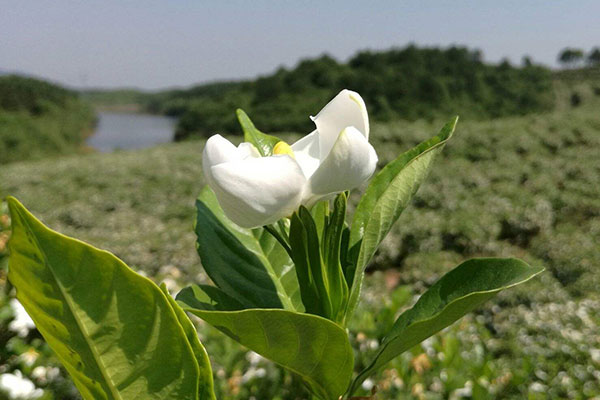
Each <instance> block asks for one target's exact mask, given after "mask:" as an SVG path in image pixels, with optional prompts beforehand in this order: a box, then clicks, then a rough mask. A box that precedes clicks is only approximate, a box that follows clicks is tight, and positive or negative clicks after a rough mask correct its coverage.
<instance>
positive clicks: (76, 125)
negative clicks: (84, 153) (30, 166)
mask: <svg viewBox="0 0 600 400" xmlns="http://www.w3.org/2000/svg"><path fill="white" fill-rule="evenodd" d="M93 121H94V114H93V111H92V109H91V107H89V105H88V104H87V103H84V102H82V101H81V100H80V99H79V96H78V94H77V93H76V92H73V91H71V90H68V89H65V88H63V87H60V86H58V85H55V84H52V83H49V82H46V81H43V80H39V79H34V78H27V77H23V76H18V75H3V76H0V164H4V163H7V162H10V161H20V160H24V159H29V158H38V157H41V156H45V155H48V154H60V153H67V152H72V151H73V150H74V149H76V148H78V147H80V146H81V144H82V143H83V141H84V139H85V137H86V135H87V134H88V132H89V130H90V128H91V125H92V123H93Z"/></svg>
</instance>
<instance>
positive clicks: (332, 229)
mask: <svg viewBox="0 0 600 400" xmlns="http://www.w3.org/2000/svg"><path fill="white" fill-rule="evenodd" d="M346 203H347V198H346V194H345V193H340V194H339V195H338V196H337V197H336V198H335V201H334V207H333V211H332V213H331V215H330V216H329V218H328V221H327V228H326V229H325V234H324V238H323V240H322V243H323V247H322V252H323V260H324V261H325V271H326V275H327V284H328V288H329V291H328V292H329V297H330V298H331V307H332V309H333V312H332V320H333V321H335V322H342V321H343V319H344V314H345V311H346V303H347V301H348V284H347V283H346V279H345V278H344V271H343V269H342V264H341V261H342V260H341V257H340V247H341V246H342V236H343V233H344V228H345V222H346Z"/></svg>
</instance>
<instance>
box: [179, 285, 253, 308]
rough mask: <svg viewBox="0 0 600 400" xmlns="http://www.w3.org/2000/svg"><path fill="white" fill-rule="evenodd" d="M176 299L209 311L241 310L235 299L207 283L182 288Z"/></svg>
mask: <svg viewBox="0 0 600 400" xmlns="http://www.w3.org/2000/svg"><path fill="white" fill-rule="evenodd" d="M177 299H178V300H180V301H183V302H184V303H185V304H187V305H188V306H191V307H193V308H199V309H202V310H210V311H237V310H243V309H244V306H242V305H241V304H240V303H239V302H238V301H237V300H236V299H234V298H232V297H230V296H228V295H227V294H226V293H225V292H223V291H222V290H221V289H219V288H217V287H214V286H209V285H192V286H189V287H187V288H185V289H183V290H182V291H181V292H179V294H178V295H177Z"/></svg>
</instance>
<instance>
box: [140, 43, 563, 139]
mask: <svg viewBox="0 0 600 400" xmlns="http://www.w3.org/2000/svg"><path fill="white" fill-rule="evenodd" d="M342 88H348V89H352V90H355V91H358V92H359V93H360V94H361V95H362V96H363V98H364V99H365V101H366V103H367V106H368V108H369V113H370V116H371V118H372V119H373V120H376V121H390V120H395V119H407V120H415V119H419V118H435V117H436V116H442V115H443V116H446V117H447V116H448V115H453V114H460V115H462V116H466V117H473V118H494V117H501V116H505V115H518V114H526V113H530V112H538V111H544V110H548V109H551V108H552V105H553V91H552V75H551V72H550V70H549V69H547V68H545V67H542V66H539V65H535V64H534V63H533V62H532V61H531V60H530V59H528V60H527V62H525V63H524V64H523V65H522V66H515V65H511V64H510V63H509V62H508V61H503V62H501V63H498V64H489V63H486V62H484V61H483V55H482V53H481V51H479V50H471V49H467V48H465V47H449V48H445V49H442V48H419V47H416V46H414V45H410V46H407V47H404V48H394V49H391V50H387V51H361V52H359V53H357V54H356V55H354V56H353V57H351V58H350V59H349V60H348V61H347V62H340V61H338V60H336V59H334V58H333V57H331V56H328V55H323V56H321V57H318V58H313V59H305V60H302V61H300V62H299V63H298V64H297V65H296V66H295V67H293V68H290V69H288V68H284V67H281V68H279V69H278V70H277V71H275V72H274V73H272V74H270V75H265V76H261V77H259V78H257V79H255V80H249V81H242V82H220V83H213V84H208V85H200V86H196V87H193V88H191V89H187V90H173V91H166V92H161V93H158V94H154V95H151V96H148V97H147V98H146V104H145V106H146V109H147V110H148V111H151V112H156V113H161V114H167V115H171V116H175V117H177V118H178V120H179V123H178V127H177V132H176V136H177V139H185V138H189V137H193V136H206V135H211V134H213V133H215V132H224V133H236V132H238V130H239V127H238V124H237V121H236V118H235V109H236V108H238V107H240V108H243V109H244V110H245V111H246V112H247V113H248V114H249V115H250V116H251V118H252V119H253V120H254V121H255V123H256V125H257V127H259V128H260V129H262V130H264V131H266V132H285V131H288V132H289V131H294V132H303V133H304V132H309V131H310V130H312V129H313V125H312V123H311V121H310V120H309V118H308V116H309V115H314V114H316V113H317V112H318V111H319V110H320V108H321V107H322V106H323V105H324V104H325V103H326V102H327V101H328V100H329V99H331V98H332V97H333V96H334V95H335V94H336V93H337V92H339V90H340V89H342Z"/></svg>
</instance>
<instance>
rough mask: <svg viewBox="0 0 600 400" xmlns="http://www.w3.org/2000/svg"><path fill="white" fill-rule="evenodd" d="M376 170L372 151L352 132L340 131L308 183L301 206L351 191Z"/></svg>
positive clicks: (359, 135)
mask: <svg viewBox="0 0 600 400" xmlns="http://www.w3.org/2000/svg"><path fill="white" fill-rule="evenodd" d="M376 166H377V154H376V153H375V149H374V148H373V146H371V144H370V143H369V142H368V141H367V139H366V138H365V137H364V136H363V135H362V133H361V132H360V131H359V130H358V129H356V128H354V127H348V128H346V129H344V130H343V131H342V132H341V133H340V135H339V136H338V138H337V140H336V142H335V144H334V145H333V148H332V149H331V152H330V153H329V155H328V156H327V158H326V159H325V160H324V161H323V162H322V163H321V165H320V166H319V168H318V169H317V170H316V171H315V173H314V174H313V175H312V176H311V178H310V180H309V185H308V190H307V191H306V193H305V195H304V198H303V200H302V203H303V204H305V205H308V206H311V205H312V204H314V203H315V202H316V201H318V200H319V199H320V198H323V197H326V196H328V195H331V194H332V193H339V192H342V191H344V190H350V189H354V188H356V187H358V186H360V185H361V184H362V183H363V182H365V181H366V180H367V179H369V178H370V177H371V175H373V172H375V167H376Z"/></svg>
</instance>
